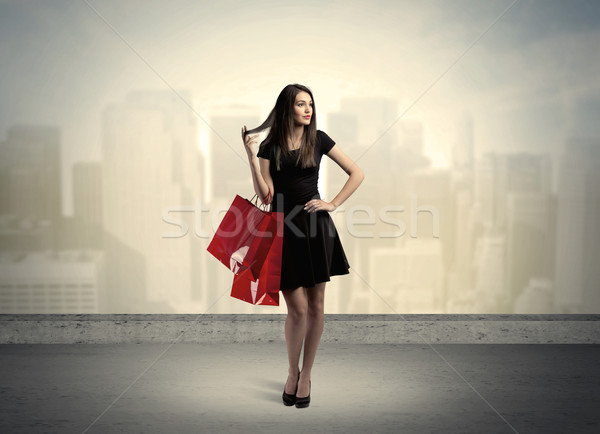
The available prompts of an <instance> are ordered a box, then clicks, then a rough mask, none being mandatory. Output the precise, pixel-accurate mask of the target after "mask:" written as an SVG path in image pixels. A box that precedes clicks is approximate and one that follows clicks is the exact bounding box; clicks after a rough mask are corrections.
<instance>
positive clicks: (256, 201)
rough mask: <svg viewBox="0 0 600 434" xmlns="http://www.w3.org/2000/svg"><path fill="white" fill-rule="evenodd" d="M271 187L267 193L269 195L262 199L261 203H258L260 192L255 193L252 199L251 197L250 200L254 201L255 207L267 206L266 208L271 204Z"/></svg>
mask: <svg viewBox="0 0 600 434" xmlns="http://www.w3.org/2000/svg"><path fill="white" fill-rule="evenodd" d="M271 196H272V195H271V189H269V192H268V193H267V195H266V196H265V198H264V199H263V200H262V201H261V203H260V205H258V194H256V193H255V194H254V196H252V199H250V202H252V203H253V204H254V206H255V207H257V208H260V207H261V206H263V205H264V206H265V210H266V207H267V205H269V203H268V202H269V198H271Z"/></svg>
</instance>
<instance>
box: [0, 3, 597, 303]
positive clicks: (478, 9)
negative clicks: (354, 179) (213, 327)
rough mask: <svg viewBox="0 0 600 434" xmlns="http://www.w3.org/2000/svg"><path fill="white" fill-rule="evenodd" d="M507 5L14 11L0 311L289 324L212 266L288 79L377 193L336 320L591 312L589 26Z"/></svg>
mask: <svg viewBox="0 0 600 434" xmlns="http://www.w3.org/2000/svg"><path fill="white" fill-rule="evenodd" d="M226 3H227V2H226ZM512 3H513V2H508V1H506V2H492V3H488V4H480V3H479V2H474V1H464V2H456V3H454V2H453V4H452V5H450V4H446V3H445V2H430V3H427V4H426V5H423V4H417V3H416V2H374V3H373V2H369V4H367V3H366V2H329V3H318V2H304V3H303V5H302V7H299V6H297V5H289V6H288V5H285V4H279V3H278V6H274V4H272V3H269V2H264V4H263V3H261V2H259V3H257V4H253V5H252V6H253V7H252V8H250V7H249V6H248V5H243V4H240V5H239V7H237V6H238V5H235V6H236V7H235V8H234V9H232V10H228V9H224V6H223V5H218V6H215V7H214V8H211V9H209V10H207V8H208V5H209V3H205V2H175V3H173V4H171V3H170V4H169V5H164V4H161V3H158V2H148V3H143V4H140V3H133V2H131V3H129V2H127V3H126V4H120V3H117V2H109V1H107V2H81V3H80V4H71V3H68V2H53V4H52V5H50V4H47V3H46V2H27V3H20V2H16V3H10V2H8V3H3V4H2V5H0V12H1V13H0V23H1V26H0V36H1V37H0V41H1V42H0V49H1V50H2V51H1V53H2V58H3V59H4V60H5V61H6V62H5V63H6V64H7V66H6V67H3V69H4V71H3V74H4V76H3V79H2V82H1V84H0V95H1V96H2V99H1V101H2V102H1V103H0V129H1V130H0V131H1V132H2V134H0V249H1V250H0V313H253V312H256V313H285V312H286V308H285V302H284V300H283V297H281V301H280V306H279V307H268V306H266V307H265V306H251V305H249V304H247V303H244V302H242V301H239V300H237V299H234V298H231V297H229V292H230V289H231V282H232V274H231V272H230V271H229V270H228V269H227V268H225V267H224V266H223V265H221V264H220V263H219V262H218V261H217V260H216V259H215V258H214V257H212V256H211V255H210V254H209V253H208V252H207V251H206V247H207V246H208V243H209V242H210V240H211V238H212V235H213V234H214V231H215V230H216V228H217V226H218V224H219V221H220V219H221V218H222V216H223V214H224V212H225V211H226V210H227V208H228V207H229V205H230V204H231V202H232V200H233V198H234V196H235V195H236V194H239V195H241V196H244V197H247V198H251V197H252V196H253V195H254V191H253V187H252V180H251V175H250V169H249V165H248V160H247V157H246V155H245V151H244V149H243V144H242V140H241V135H240V131H241V127H242V126H243V125H246V126H247V127H248V128H249V129H250V128H254V127H256V126H258V125H259V124H260V123H262V121H263V120H264V119H265V117H266V116H267V114H268V113H269V111H270V109H271V108H272V107H273V105H274V103H275V99H276V97H277V95H278V93H279V92H280V90H281V89H282V88H283V87H284V86H285V85H286V84H288V83H294V82H298V83H302V84H305V85H308V86H309V87H310V88H311V89H312V91H313V95H314V101H315V106H316V114H317V127H318V128H319V129H321V130H323V131H325V132H326V133H327V134H328V135H329V136H330V137H331V138H332V139H333V140H334V141H335V142H336V143H337V144H338V145H339V146H340V148H341V149H342V150H343V151H344V152H345V153H347V154H348V155H349V156H350V157H351V158H352V159H354V160H355V161H356V162H357V164H358V165H359V166H360V167H361V168H362V169H363V171H364V172H365V174H366V178H365V181H364V182H363V184H362V185H361V186H360V187H359V189H358V190H357V191H356V192H355V194H354V195H352V196H351V197H350V198H349V199H348V200H347V202H346V203H344V204H343V206H342V207H340V208H339V209H338V210H336V211H335V212H333V213H332V214H331V216H332V218H333V219H334V221H335V224H336V227H337V229H338V232H339V234H340V238H341V239H342V244H343V246H344V248H345V250H346V254H347V256H348V260H349V262H350V265H351V270H350V275H348V276H334V277H332V280H331V282H330V283H328V285H327V290H326V297H325V301H326V306H325V310H326V312H327V313H599V312H600V262H599V258H600V229H599V228H598V224H597V222H598V221H600V127H598V119H600V92H599V83H598V80H597V77H598V74H599V73H600V61H599V60H598V56H597V47H598V46H600V45H599V44H600V28H598V23H599V22H600V21H599V18H600V13H599V10H600V8H599V7H598V6H597V3H595V2H583V1H581V2H574V3H569V4H567V3H566V2H552V1H550V2H517V3H516V4H515V5H514V7H512V6H511V4H512ZM575 4H576V6H575ZM233 5H234V4H227V5H226V6H229V7H231V6H233ZM261 6H262V7H261ZM267 6H272V7H267ZM507 8H509V10H508V11H507V12H506V13H505V14H504V15H502V14H503V12H505V11H506V9H507ZM359 20H360V21H361V23H362V24H361V26H356V24H355V23H356V22H358V21H359ZM494 20H497V21H494ZM221 24H227V26H225V27H223V26H222V25H221ZM490 26H491V27H490ZM486 29H487V30H486ZM274 33H277V34H278V35H281V37H278V38H276V40H274V38H273V34H274ZM248 35H252V36H251V37H250V38H249V37H248ZM474 41H476V43H475V44H473V42H474ZM470 44H471V45H470ZM262 136H263V137H264V136H266V131H265V132H264V133H263V134H262ZM346 179H347V175H346V174H345V173H344V172H343V171H342V170H341V169H340V168H339V167H338V166H337V165H336V164H335V163H334V162H333V161H331V160H330V159H328V158H323V160H322V163H321V172H320V178H319V190H320V192H321V196H322V198H323V199H324V200H331V199H333V197H334V196H335V195H336V194H337V192H339V190H340V189H341V188H342V186H343V185H344V183H345V181H346Z"/></svg>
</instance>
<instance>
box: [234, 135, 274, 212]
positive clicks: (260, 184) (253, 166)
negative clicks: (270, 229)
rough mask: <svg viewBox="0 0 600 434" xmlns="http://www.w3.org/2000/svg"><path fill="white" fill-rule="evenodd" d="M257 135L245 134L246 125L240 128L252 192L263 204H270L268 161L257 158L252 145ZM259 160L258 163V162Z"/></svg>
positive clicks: (271, 184) (271, 188)
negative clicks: (250, 174) (248, 165)
mask: <svg viewBox="0 0 600 434" xmlns="http://www.w3.org/2000/svg"><path fill="white" fill-rule="evenodd" d="M257 137H258V134H256V135H254V136H250V135H247V134H246V125H244V126H243V127H242V140H243V141H244V149H245V150H246V154H247V155H248V161H249V162H250V172H251V173H252V184H253V185H254V192H255V193H256V194H257V195H258V197H259V198H260V201H261V202H263V203H267V204H269V203H271V200H272V199H273V192H274V189H273V180H272V179H271V173H270V172H269V163H270V162H269V160H266V159H264V158H259V157H258V156H257V155H256V154H255V152H254V149H252V145H253V144H254V143H256V138H257ZM259 160H260V162H259ZM269 192H270V193H271V198H269V200H268V201H267V202H265V199H267V195H268V194H269Z"/></svg>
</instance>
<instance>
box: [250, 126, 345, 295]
mask: <svg viewBox="0 0 600 434" xmlns="http://www.w3.org/2000/svg"><path fill="white" fill-rule="evenodd" d="M333 145H335V142H334V141H333V140H332V139H331V138H330V137H329V136H328V135H327V134H325V133H324V132H323V131H321V130H317V142H316V143H315V162H316V166H315V167H308V168H302V167H300V163H298V165H296V163H295V157H296V155H297V153H298V152H299V151H298V150H294V151H292V152H293V155H292V157H291V158H288V159H287V160H286V159H284V158H283V156H282V161H281V170H280V171H277V167H276V164H275V154H274V150H273V148H272V147H271V146H269V145H266V144H265V143H264V142H263V143H261V146H260V148H259V150H258V153H257V156H258V157H261V158H265V159H268V160H270V170H269V171H270V173H271V177H272V178H273V188H274V189H275V191H274V193H273V201H272V207H271V209H272V210H273V211H279V212H283V213H284V217H285V222H284V229H283V246H282V253H281V255H282V264H281V285H280V289H281V290H284V289H292V288H297V287H299V286H304V287H311V286H314V285H315V284H317V283H320V282H328V281H330V277H331V276H335V275H342V274H349V268H350V265H349V264H348V260H347V258H346V254H345V252H344V249H343V247H342V243H341V242H340V238H339V236H338V233H337V230H336V228H335V224H334V223H333V220H332V219H331V216H330V215H329V212H328V211H325V210H319V211H315V212H311V213H309V212H307V211H305V210H304V205H305V204H306V202H308V201H309V200H311V199H321V195H320V194H319V191H318V188H317V182H318V179H319V167H320V164H321V157H322V156H323V154H326V153H327V152H329V150H330V149H331V148H332V147H333Z"/></svg>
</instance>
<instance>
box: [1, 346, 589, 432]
mask: <svg viewBox="0 0 600 434" xmlns="http://www.w3.org/2000/svg"><path fill="white" fill-rule="evenodd" d="M599 360H600V345H522V344H517V345H485V344H479V345H459V344H446V345H433V346H427V345H417V344H413V345H342V344H324V343H322V344H321V346H320V348H319V352H318V354H317V360H316V362H315V366H314V368H313V373H312V393H311V404H310V407H308V408H306V409H297V408H295V407H286V406H284V405H283V403H282V402H281V392H282V391H283V384H284V381H285V379H286V377H287V356H286V352H285V348H284V346H283V345H280V344H210V345H199V344H181V343H177V344H173V345H170V344H115V345H109V344H104V345H56V344H55V345H0V432H2V433H42V432H43V433H83V432H87V433H173V434H179V433H203V432H219V433H247V432H260V433H271V432H277V433H296V432H315V431H316V432H331V433H350V432H360V433H363V432H369V433H379V432H382V433H383V432H394V433H419V434H421V433H485V434H490V433H514V432H518V433H545V434H548V433H592V432H593V433H597V432H600V415H599V414H598V412H597V410H598V408H600V363H598V361H599Z"/></svg>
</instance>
